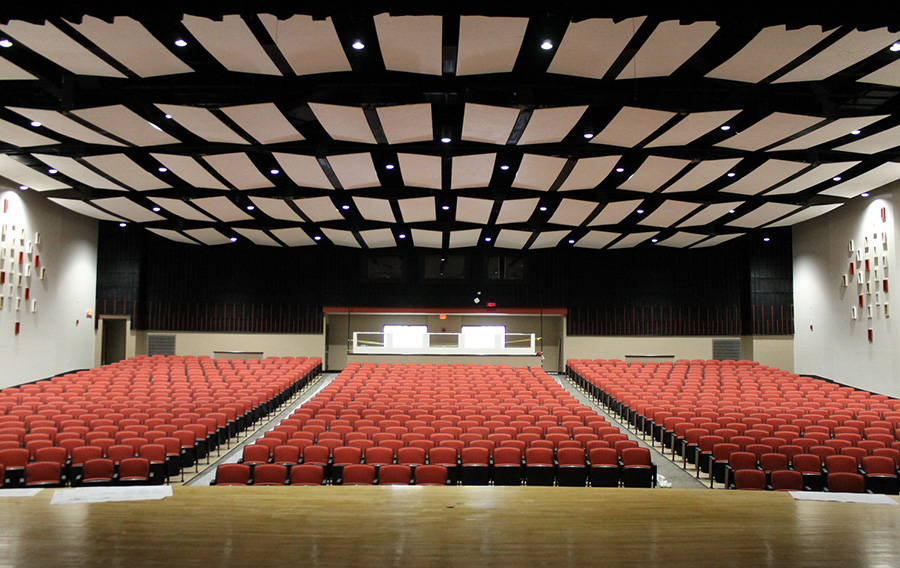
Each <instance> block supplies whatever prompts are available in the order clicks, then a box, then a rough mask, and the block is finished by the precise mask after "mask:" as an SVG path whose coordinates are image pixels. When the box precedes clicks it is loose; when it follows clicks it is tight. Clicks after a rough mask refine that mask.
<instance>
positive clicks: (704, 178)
mask: <svg viewBox="0 0 900 568" xmlns="http://www.w3.org/2000/svg"><path fill="white" fill-rule="evenodd" d="M740 161H741V159H740V158H727V159H725V160H704V161H702V162H700V163H699V164H696V165H695V166H694V167H693V168H691V169H690V171H688V172H687V173H686V174H684V175H683V176H681V177H680V178H678V180H677V181H676V182H675V183H673V184H672V185H670V186H669V187H667V188H666V189H665V190H663V193H677V192H683V191H696V190H698V189H700V188H701V187H704V186H706V185H707V184H709V183H712V182H714V181H715V180H717V179H719V178H720V177H722V176H724V175H725V174H727V173H728V172H729V171H730V170H731V168H733V167H734V166H736V165H737V163H738V162H740Z"/></svg>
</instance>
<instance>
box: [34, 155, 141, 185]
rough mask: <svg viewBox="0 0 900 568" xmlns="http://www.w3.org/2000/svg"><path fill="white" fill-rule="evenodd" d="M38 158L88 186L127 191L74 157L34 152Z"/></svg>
mask: <svg viewBox="0 0 900 568" xmlns="http://www.w3.org/2000/svg"><path fill="white" fill-rule="evenodd" d="M32 155H33V156H34V157H35V158H37V159H38V160H40V161H42V162H44V163H45V164H47V165H48V166H50V167H51V168H54V169H57V170H59V171H61V172H62V173H63V174H65V175H66V176H68V177H70V178H72V179H74V180H75V181H80V182H81V183H83V184H84V185H86V186H88V187H93V188H97V189H111V190H113V191H127V190H126V189H125V188H124V187H122V186H121V185H119V184H116V183H113V182H111V181H110V180H108V179H106V178H105V177H103V176H101V175H99V174H97V173H96V172H94V170H92V169H90V168H88V167H85V166H84V165H83V164H82V163H81V162H79V161H77V160H75V159H74V158H66V157H65V156H51V155H49V154H32Z"/></svg>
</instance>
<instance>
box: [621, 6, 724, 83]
mask: <svg viewBox="0 0 900 568" xmlns="http://www.w3.org/2000/svg"><path fill="white" fill-rule="evenodd" d="M718 30H719V26H717V25H716V23H715V22H695V23H693V24H687V25H682V24H681V23H680V22H678V21H675V20H670V21H667V22H662V23H660V24H659V25H658V26H656V29H655V30H653V33H651V34H650V37H649V38H647V40H646V41H645V42H644V44H643V45H642V46H641V49H640V50H639V51H638V52H637V54H636V55H635V56H634V58H632V60H631V61H630V62H628V65H626V66H625V69H623V70H622V72H621V73H619V76H618V79H640V78H643V77H666V76H668V75H671V74H672V73H674V72H675V71H676V70H678V68H679V67H681V66H682V64H684V62H685V61H687V60H688V59H690V58H691V56H692V55H694V54H695V53H697V51H698V50H699V49H700V48H701V47H703V45H704V44H706V42H707V41H709V39H710V38H711V37H712V36H713V34H715V33H716V32H717V31H718Z"/></svg>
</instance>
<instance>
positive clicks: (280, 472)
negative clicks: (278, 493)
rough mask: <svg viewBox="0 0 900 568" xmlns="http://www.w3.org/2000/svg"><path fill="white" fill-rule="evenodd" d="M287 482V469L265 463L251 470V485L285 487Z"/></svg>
mask: <svg viewBox="0 0 900 568" xmlns="http://www.w3.org/2000/svg"><path fill="white" fill-rule="evenodd" d="M286 482H287V467H286V466H283V465H280V464H275V463H265V464H261V465H258V466H256V467H254V468H253V480H252V484H253V485H275V486H277V485H285V483H286Z"/></svg>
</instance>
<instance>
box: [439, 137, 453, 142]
mask: <svg viewBox="0 0 900 568" xmlns="http://www.w3.org/2000/svg"><path fill="white" fill-rule="evenodd" d="M441 142H443V143H444V144H449V143H450V142H451V138H450V137H449V136H441Z"/></svg>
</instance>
